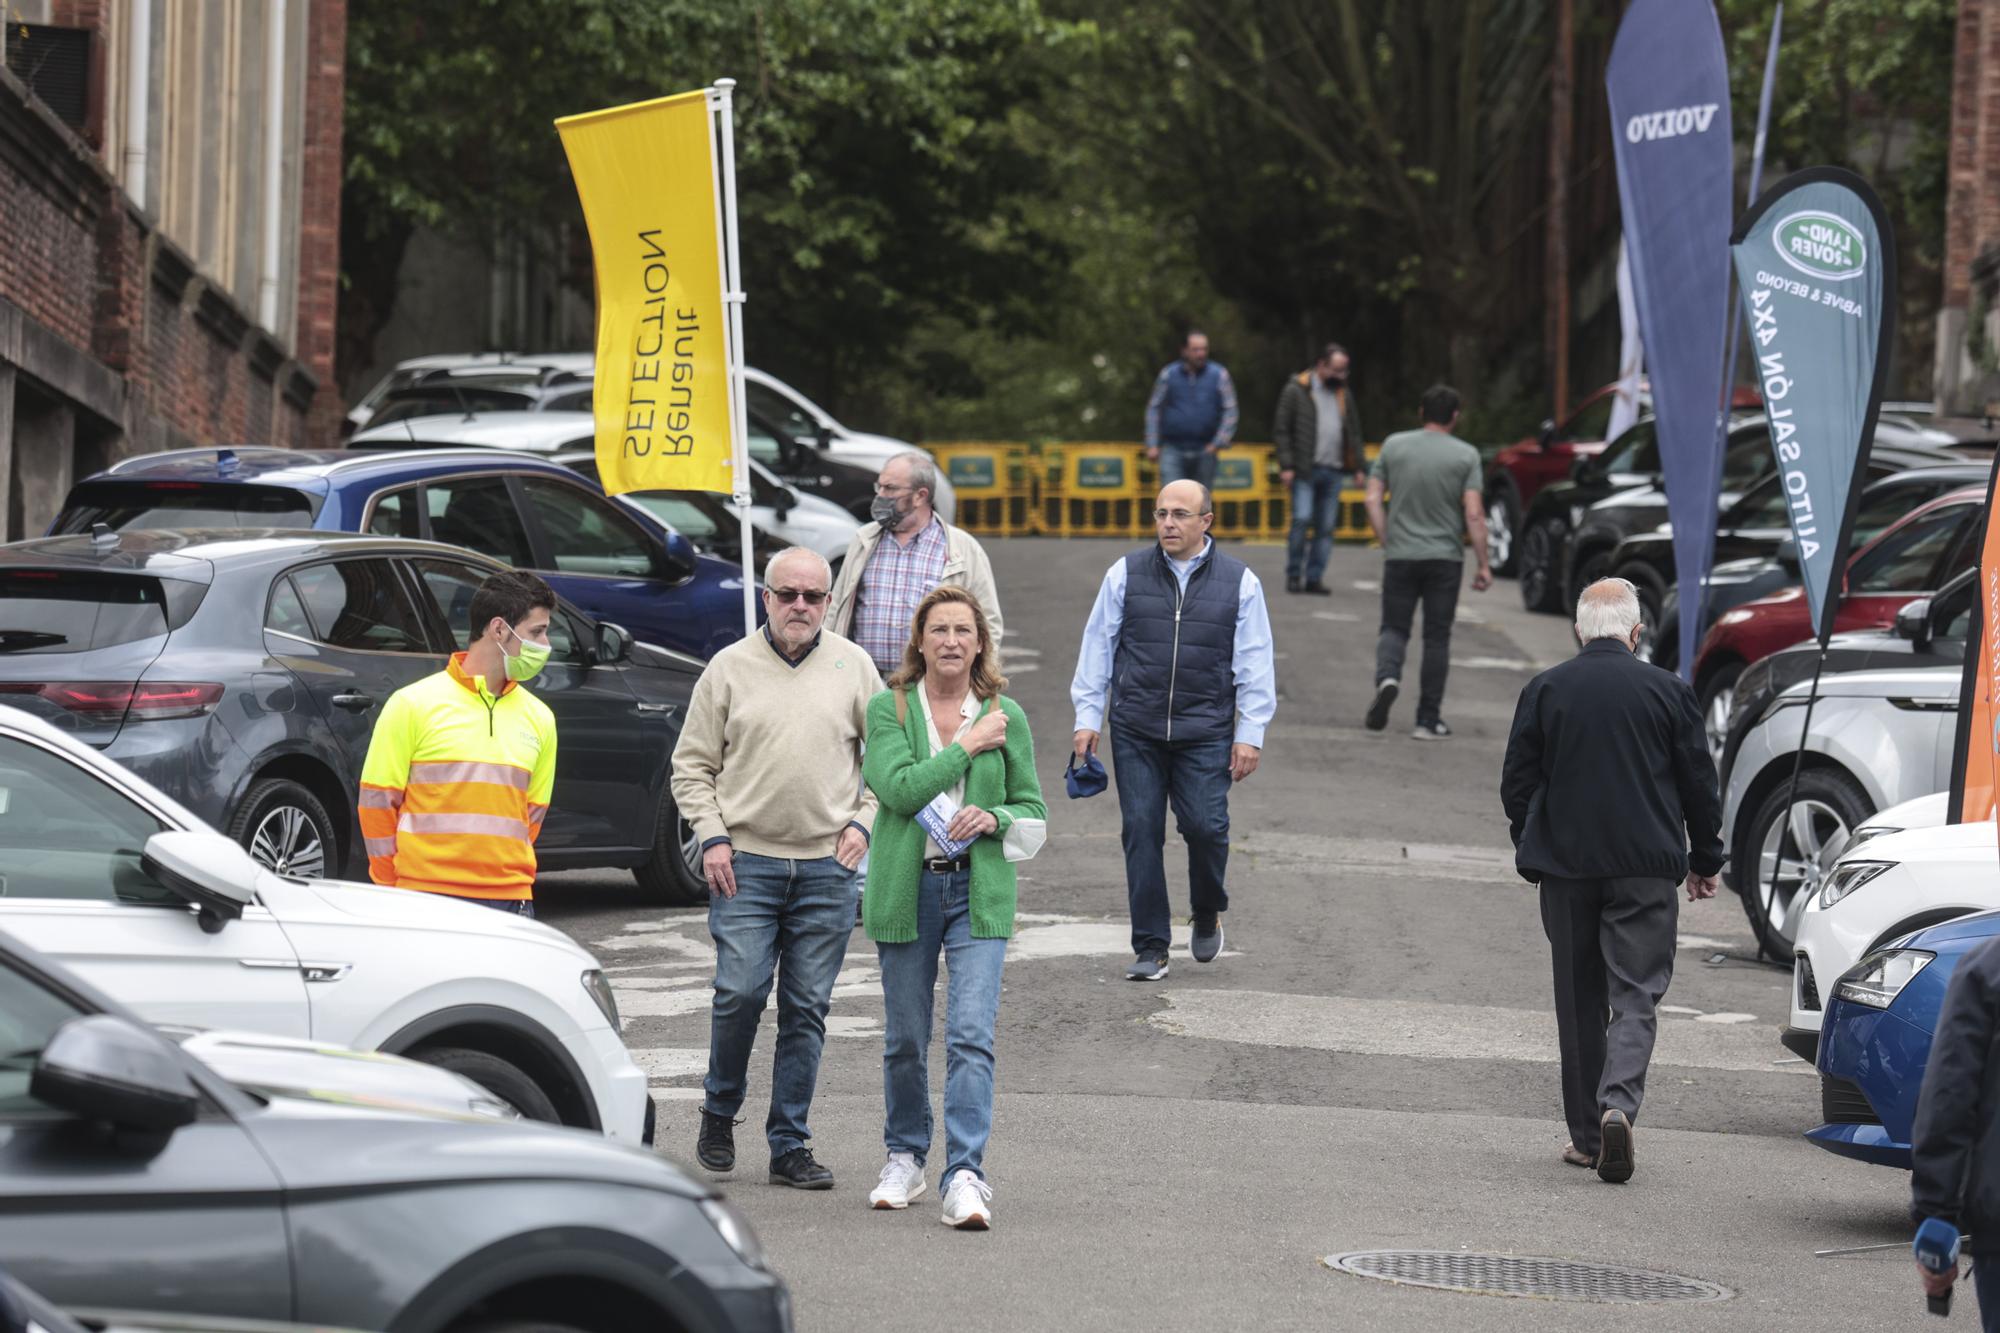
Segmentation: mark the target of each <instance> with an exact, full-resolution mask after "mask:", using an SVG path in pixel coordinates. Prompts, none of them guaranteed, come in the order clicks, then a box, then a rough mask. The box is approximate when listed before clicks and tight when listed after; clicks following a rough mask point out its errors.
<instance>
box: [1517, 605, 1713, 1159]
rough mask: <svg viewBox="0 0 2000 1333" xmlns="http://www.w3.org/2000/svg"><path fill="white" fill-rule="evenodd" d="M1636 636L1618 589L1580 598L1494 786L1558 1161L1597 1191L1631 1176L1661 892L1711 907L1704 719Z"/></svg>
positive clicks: (1653, 1002) (1521, 711) (1670, 924)
mask: <svg viewBox="0 0 2000 1333" xmlns="http://www.w3.org/2000/svg"><path fill="white" fill-rule="evenodd" d="M1639 630H1640V620H1639V597H1638V593H1637V592H1636V591H1635V590H1634V589H1633V587H1632V585H1631V584H1630V583H1627V582H1626V581H1625V580H1624V579H1599V580H1598V581H1597V582H1596V583H1593V584H1591V585H1590V586H1589V587H1588V588H1585V589H1584V591H1583V596H1582V597H1580V598H1578V599H1577V605H1576V636H1577V639H1578V641H1579V642H1581V643H1582V645H1583V648H1582V650H1581V651H1580V652H1578V653H1577V655H1576V656H1575V657H1573V658H1571V659H1570V660H1569V661H1567V662H1564V663H1563V664H1561V665H1560V666H1555V667H1551V668H1550V669H1549V670H1547V671H1544V672H1542V673H1541V674H1540V675H1538V676H1536V677H1535V678H1534V679H1533V680H1531V681H1529V682H1528V684H1527V686H1526V687H1525V688H1524V689H1522V691H1521V698H1520V702H1519V703H1518V704H1517V705H1516V706H1515V709H1514V727H1513V731H1512V733H1511V734H1510V735H1509V736H1508V738H1507V759H1506V763H1505V765H1504V767H1503V769H1502V771H1501V779H1500V795H1501V801H1502V803H1503V804H1504V805H1505V806H1506V809H1507V820H1508V824H1509V826H1510V832H1511V833H1512V834H1513V838H1514V864H1515V866H1516V868H1517V869H1518V870H1519V871H1520V872H1521V876H1522V878H1524V879H1526V880H1527V881H1528V882H1529V883H1531V884H1539V885H1540V886H1541V900H1542V928H1543V930H1544V931H1545V932H1546V933H1547V934H1548V937H1549V949H1550V953H1551V955H1552V959H1553V962H1554V966H1555V1000H1556V1033H1557V1037H1558V1039H1559V1041H1560V1043H1561V1047H1562V1090H1563V1116H1564V1119H1566V1120H1567V1121H1568V1122H1569V1132H1570V1141H1569V1143H1568V1144H1567V1145H1566V1146H1565V1147H1564V1148H1563V1153H1562V1156H1563V1160H1564V1161H1566V1162H1569V1163H1570V1164H1572V1165H1575V1166H1593V1165H1594V1166H1595V1167H1596V1168H1597V1174H1598V1175H1599V1176H1600V1177H1601V1178H1603V1179H1605V1180H1608V1181H1622V1180H1628V1179H1630V1178H1631V1175H1632V1122H1633V1121H1635V1120H1637V1119H1638V1118H1639V1102H1640V1100H1641V1099H1642V1098H1643V1097H1644V1095H1645V1091H1646V1066H1647V1065H1648V1064H1649V1063H1650V1062H1651V1060H1652V1058H1653V1038H1654V1035H1655V1033H1656V1032H1657V1030H1658V1016H1657V1011H1658V1008H1659V1003H1660V999H1661V997H1662V996H1664V995H1665V994H1666V993H1667V983H1668V982H1669V981H1670V980H1671V979H1672V978H1673V970H1674V940H1675V936H1674V929H1675V923H1676V920H1677V918H1678V916H1679V904H1678V903H1677V902H1676V900H1675V896H1674V889H1675V887H1676V886H1677V885H1679V884H1680V882H1681V881H1682V880H1683V879H1685V880H1686V882H1687V895H1688V901H1689V902H1693V901H1695V900H1696V899H1698V898H1712V897H1714V896H1715V890H1716V876H1717V875H1718V874H1720V873H1721V870H1722V837H1721V828H1722V801H1721V797H1720V795H1719V794H1718V791H1717V788H1716V780H1715V764H1714V761H1713V760H1711V759H1710V758H1709V753H1708V744H1707V741H1706V739H1705V738H1704V736H1703V732H1702V725H1701V711H1700V709H1699V707H1698V706H1697V705H1696V703H1695V697H1694V691H1693V690H1691V689H1689V688H1688V687H1687V685H1686V684H1684V683H1683V682H1682V681H1681V680H1680V678H1679V677H1677V676H1675V675H1673V674H1672V673H1671V672H1667V671H1662V670H1661V669H1659V668H1658V667H1655V666H1650V665H1648V664H1646V663H1644V662H1641V661H1640V660H1639V659H1638V658H1637V657H1635V656H1633V651H1634V649H1635V648H1636V647H1637V646H1638V642H1639ZM1607 1011H1608V1014H1609V1022H1608V1023H1607V1021H1606V1015H1607Z"/></svg>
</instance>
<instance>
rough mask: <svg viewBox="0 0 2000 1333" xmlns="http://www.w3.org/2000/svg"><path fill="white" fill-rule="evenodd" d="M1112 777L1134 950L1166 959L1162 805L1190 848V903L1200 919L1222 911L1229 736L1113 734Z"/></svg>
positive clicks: (1168, 936)
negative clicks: (1146, 737) (1196, 737)
mask: <svg viewBox="0 0 2000 1333" xmlns="http://www.w3.org/2000/svg"><path fill="white" fill-rule="evenodd" d="M1111 757H1112V760H1113V769H1112V777H1113V779H1114V781H1115V782H1116V784H1117V787H1118V814H1119V817H1120V820H1121V822H1122V824H1123V828H1122V829H1121V830H1120V834H1119V837H1120V840H1121V841H1122V842H1123V843H1124V846H1125V893H1126V897H1127V900H1128V901H1129V903H1130V905H1131V909H1132V952H1133V953H1135V954H1145V953H1165V952H1166V951H1167V949H1168V947H1169V946H1170V945H1171V944H1172V943H1173V920H1172V916H1171V914H1170V912H1171V909H1170V907H1169V905H1168V902H1167V863H1166V841H1167V804H1168V802H1169V801H1171V802H1172V804H1173V807H1174V820H1175V823H1176V824H1177V826H1178V827H1179V828H1180V832H1181V837H1183V838H1185V839H1187V845H1188V898H1189V900H1190V903H1191V904H1192V906H1193V909H1194V911H1195V912H1197V913H1201V912H1226V911H1228V910H1229V894H1228V893H1227V892H1226V891H1225V890H1224V889H1223V887H1222V876H1223V872H1224V871H1225V870H1226V869H1227V868H1228V866H1229V737H1227V736H1221V737H1217V738H1216V739H1214V740H1204V741H1172V742H1166V741H1149V740H1141V739H1140V738H1138V737H1136V736H1131V735H1128V734H1126V733H1125V732H1122V731H1119V730H1118V729H1117V728H1116V726H1115V725H1114V726H1113V728H1112V731H1111Z"/></svg>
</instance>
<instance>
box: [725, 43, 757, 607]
mask: <svg viewBox="0 0 2000 1333" xmlns="http://www.w3.org/2000/svg"><path fill="white" fill-rule="evenodd" d="M735 91H736V80H734V79H717V80H716V81H715V109H716V112H717V114H718V115H719V116H720V117H721V138H722V189H721V192H720V207H721V210H722V227H723V232H722V235H723V256H724V264H725V266H726V268H725V272H724V275H723V280H722V312H723V322H724V323H725V324H726V325H727V326H728V333H729V435H730V439H729V459H730V464H729V472H730V478H731V482H732V484H733V485H734V486H735V488H736V489H735V494H734V495H733V496H732V497H731V498H732V499H733V501H734V502H735V505H736V517H737V520H738V522H739V523H740V524H741V528H742V533H741V538H740V540H741V542H742V547H743V635H744V637H745V638H748V637H749V636H750V635H752V634H754V633H756V631H757V575H756V568H755V542H754V540H753V529H752V527H751V524H750V417H749V404H748V403H747V402H746V401H745V391H744V386H743V299H744V298H743V264H742V259H741V257H740V255H739V252H738V249H737V243H736V112H735V108H734V105H733V94H734V93H735Z"/></svg>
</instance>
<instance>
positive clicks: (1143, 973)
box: [1125, 953, 1167, 981]
mask: <svg viewBox="0 0 2000 1333" xmlns="http://www.w3.org/2000/svg"><path fill="white" fill-rule="evenodd" d="M1165 975H1167V956H1166V954H1164V953H1142V954H1140V955H1139V956H1138V957H1137V958H1136V959H1134V960H1133V961H1132V966H1130V967H1128V968H1126V969H1125V980H1127V981H1158V980H1159V979H1160V978H1161V977H1164V976H1165Z"/></svg>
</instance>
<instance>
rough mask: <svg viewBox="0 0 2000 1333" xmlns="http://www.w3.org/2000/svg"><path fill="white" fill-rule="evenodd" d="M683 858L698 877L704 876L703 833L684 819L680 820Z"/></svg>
mask: <svg viewBox="0 0 2000 1333" xmlns="http://www.w3.org/2000/svg"><path fill="white" fill-rule="evenodd" d="M680 835H681V859H682V860H683V861H686V862H687V867H688V869H689V870H690V871H692V872H693V873H694V877H695V878H696V879H701V878H702V877H703V871H702V866H701V835H700V834H699V833H696V832H695V831H694V825H692V824H690V823H688V822H687V820H685V819H683V820H681V821H680Z"/></svg>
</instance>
